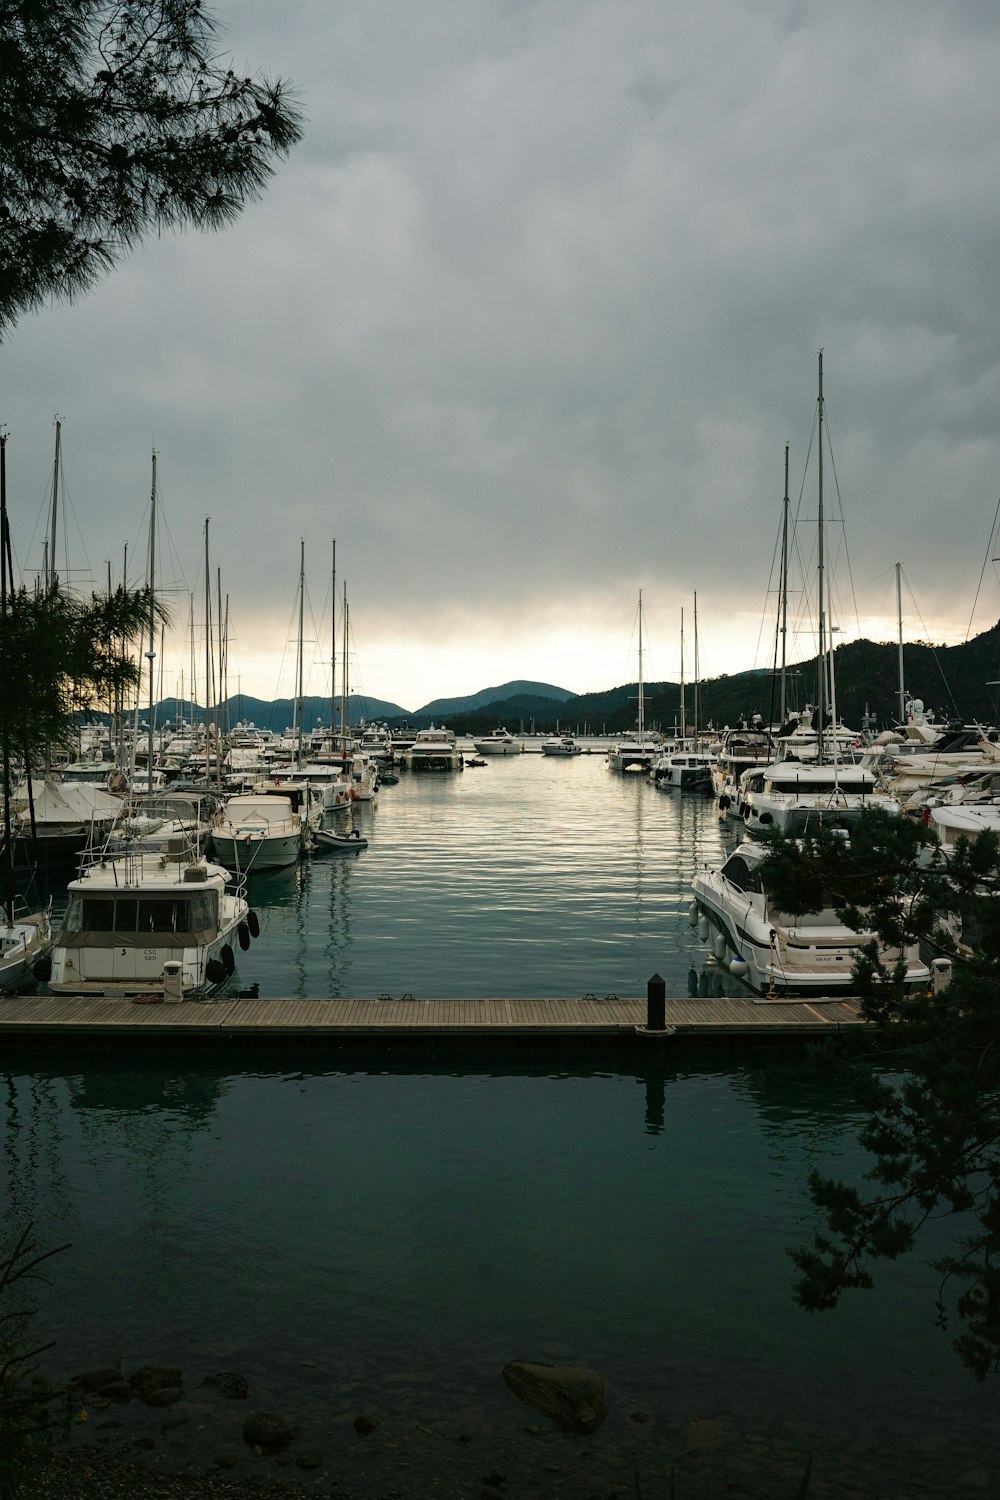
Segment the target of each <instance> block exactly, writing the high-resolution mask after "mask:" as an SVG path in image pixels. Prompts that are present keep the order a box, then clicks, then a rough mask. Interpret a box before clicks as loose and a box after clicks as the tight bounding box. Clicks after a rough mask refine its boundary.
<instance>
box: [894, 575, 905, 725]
mask: <svg viewBox="0 0 1000 1500" xmlns="http://www.w3.org/2000/svg"><path fill="white" fill-rule="evenodd" d="M902 571H903V570H902V566H901V564H899V563H897V564H896V626H897V630H898V633H899V647H898V650H899V663H898V664H899V722H900V723H901V724H905V723H906V691H905V689H904V687H903V584H902Z"/></svg>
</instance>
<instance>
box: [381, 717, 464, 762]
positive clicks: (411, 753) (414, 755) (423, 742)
mask: <svg viewBox="0 0 1000 1500" xmlns="http://www.w3.org/2000/svg"><path fill="white" fill-rule="evenodd" d="M396 764H397V765H399V766H402V767H404V768H405V769H406V770H408V771H461V770H463V769H464V767H465V762H464V760H463V758H462V752H461V750H459V749H458V746H457V744H456V742H455V733H454V730H451V729H445V728H444V726H441V728H438V729H435V727H434V725H433V724H432V725H431V726H430V728H429V729H420V730H418V731H417V733H416V735H415V736H414V739H413V744H412V745H410V746H409V747H408V748H407V749H406V750H402V751H400V753H399V755H398V756H397V757H396Z"/></svg>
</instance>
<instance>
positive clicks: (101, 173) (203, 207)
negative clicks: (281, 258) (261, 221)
mask: <svg viewBox="0 0 1000 1500" xmlns="http://www.w3.org/2000/svg"><path fill="white" fill-rule="evenodd" d="M217 34H218V28H217V24H216V22H215V21H214V20H213V18H212V17H211V15H210V14H209V13H208V12H207V11H206V10H205V9H204V8H203V7H202V5H201V0H0V78H2V80H3V86H2V88H0V337H2V336H3V334H4V333H5V332H6V331H8V330H9V329H10V328H11V327H12V326H13V324H14V323H15V322H16V321H17V319H18V317H19V316H20V315H21V314H23V313H24V312H26V311H28V310H30V309H32V308H38V307H40V306H42V305H43V304H44V303H46V302H48V301H50V300H51V299H73V298H75V297H78V296H80V295H81V294H82V293H84V292H87V291H89V290H90V289H91V288H92V287H93V286H94V285H95V284H96V283H97V282H98V281H100V280H101V279H102V278H103V277H104V276H105V275H106V274H107V273H108V272H109V271H110V270H111V269H112V268H113V267H114V266H116V265H117V264H119V263H120V262H121V260H122V259H123V258H124V257H125V256H126V255H127V254H128V253H129V252H130V251H131V250H133V249H134V248H135V247H136V245H138V243H139V242H140V241H141V240H142V239H143V237H144V236H145V235H146V234H148V233H157V234H159V233H162V232H163V231H164V230H172V229H182V228H186V227H192V228H195V229H221V228H224V227H225V226H226V225H228V224H230V223H232V221H233V220H234V219H235V218H236V217H237V216H238V214H239V213H240V211H241V209H242V208H243V206H244V204H245V203H247V202H248V201H250V200H252V199H255V198H257V197H259V196H260V194H261V192H262V190H263V188H264V186H265V184H266V183H267V180H268V178H269V177H270V176H271V174H272V172H273V171H274V166H275V161H276V158H279V157H283V156H285V155H287V153H288V152H289V151H290V150H291V148H292V146H293V145H294V144H295V142H296V141H297V140H298V139H299V138H300V136H301V133H302V124H301V120H302V117H301V113H300V111H299V109H298V108H297V107H296V105H295V103H294V101H293V99H292V96H291V93H290V90H289V87H288V85H287V84H286V83H284V82H282V81H281V80H280V79H276V80H273V81H272V80H269V79H268V78H266V77H263V76H257V77H253V76H251V77H247V76H245V75H243V74H240V73H237V72H235V71H234V70H233V68H232V67H229V66H227V64H226V61H225V59H220V57H219V55H218V54H217V51H216V39H217Z"/></svg>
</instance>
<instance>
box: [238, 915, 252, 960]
mask: <svg viewBox="0 0 1000 1500" xmlns="http://www.w3.org/2000/svg"><path fill="white" fill-rule="evenodd" d="M236 936H237V938H238V939H239V945H240V947H241V948H242V949H243V952H244V953H245V952H246V951H247V949H248V948H249V946H250V929H249V927H248V926H247V924H246V923H245V922H241V923H240V925H239V926H238V927H237V929H236Z"/></svg>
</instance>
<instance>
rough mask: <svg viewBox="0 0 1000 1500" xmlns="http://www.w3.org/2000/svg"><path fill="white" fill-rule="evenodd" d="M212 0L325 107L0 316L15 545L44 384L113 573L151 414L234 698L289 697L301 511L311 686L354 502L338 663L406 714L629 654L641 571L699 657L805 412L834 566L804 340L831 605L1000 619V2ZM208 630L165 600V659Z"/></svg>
mask: <svg viewBox="0 0 1000 1500" xmlns="http://www.w3.org/2000/svg"><path fill="white" fill-rule="evenodd" d="M214 10H215V14H216V16H217V17H218V19H219V20H220V21H222V22H224V24H225V27H226V32H225V35H224V38H223V40H222V48H223V50H225V51H228V52H231V53H232V54H233V56H234V57H235V59H236V60H237V62H238V63H239V65H240V67H241V68H242V67H248V68H249V69H251V70H253V71H264V72H267V73H269V74H271V75H275V74H279V75H281V76H282V77H285V78H288V79H290V80H292V81H293V82H294V84H295V85H296V87H297V90H298V93H299V95H300V98H301V101H302V104H303V107H304V109H305V111H306V114H307V126H306V135H305V138H304V140H303V142H302V143H301V144H300V145H299V146H298V147H297V148H296V150H295V151H294V152H293V154H292V156H291V158H290V159H289V161H288V162H287V163H285V164H284V165H283V166H282V167H281V168H280V169H279V172H278V175H277V176H276V177H275V178H274V180H273V181H272V183H271V185H270V187H269V188H268V190H267V192H266V193H265V195H264V197H263V198H262V200H261V201H260V202H259V203H256V204H252V205H250V206H249V207H248V208H247V209H246V211H245V212H244V214H243V216H242V218H241V220H240V221H239V223H238V224H237V225H236V226H235V227H234V228H232V229H230V230H228V231H225V232H223V233H221V234H218V235H214V236H209V235H198V234H189V235H184V236H174V237H171V238H164V239H163V240H161V241H159V242H156V241H153V242H151V243H149V244H147V245H146V246H145V247H144V248H142V249H141V250H140V251H138V252H137V253H136V254H135V256H134V257H133V258H132V260H131V261H130V262H129V263H128V264H127V265H126V266H125V267H124V268H122V269H120V270H119V271H117V272H116V273H114V274H113V275H112V276H111V277H110V278H109V279H108V280H107V281H106V282H105V284H104V285H103V286H102V287H101V288H100V289H99V290H98V291H97V292H96V293H95V294H93V295H91V296H90V297H88V298H87V299H85V300H84V301H81V302H80V303H78V304H76V305H74V306H72V307H69V306H65V305H59V306H54V307H52V308H48V309H46V310H44V311H43V312H41V313H39V314H37V315H34V316H30V317H27V318H25V319H24V320H23V321H22V322H21V324H20V325H19V326H18V327H17V328H16V329H15V331H14V332H13V333H12V334H11V335H10V337H9V339H8V340H7V341H6V342H5V343H4V345H3V346H2V347H0V370H2V386H0V420H2V421H3V422H5V423H6V426H7V428H8V430H9V433H10V440H9V444H8V490H9V501H10V506H11V512H12V529H13V536H14V544H15V549H16V552H17V558H18V561H19V563H20V565H21V567H22V568H23V569H24V570H25V572H26V574H27V573H29V572H30V571H32V570H33V569H35V568H37V567H38V565H39V563H40V561H41V535H42V531H43V528H44V522H45V513H46V507H47V503H48V489H49V482H50V470H51V455H52V444H53V436H54V429H53V418H54V415H55V414H56V413H57V412H58V413H59V415H60V417H61V419H62V422H63V450H64V460H65V465H64V472H65V478H66V484H67V488H68V497H69V502H70V506H71V513H70V518H69V525H68V526H67V528H66V531H65V542H64V543H60V546H59V549H58V550H59V566H60V570H61V571H65V569H66V567H67V566H68V568H69V570H70V574H71V576H72V577H73V578H74V579H75V580H76V581H78V582H81V583H82V582H86V581H88V579H89V576H90V574H93V575H94V577H95V578H96V579H98V581H100V580H102V579H103V578H104V576H105V575H106V569H107V562H108V560H110V561H111V566H112V570H113V573H114V576H115V579H116V581H117V579H118V577H119V576H120V574H121V571H122V556H123V548H124V545H125V543H127V544H128V549H129V557H130V568H129V572H130V575H131V581H132V582H134V583H138V582H141V581H142V560H143V558H144V555H145V547H146V540H145V526H146V517H147V506H148V493H149V473H150V453H151V449H152V447H153V446H154V445H155V447H156V449H157V453H158V466H159V480H160V497H161V515H162V519H163V524H164V528H165V534H164V535H163V538H162V540H161V543H160V547H161V553H162V554H163V564H162V574H161V577H162V581H163V584H164V587H166V586H167V585H168V584H169V585H170V586H172V588H173V589H174V590H176V592H175V594H174V595H173V598H174V608H175V612H176V615H177V617H178V620H179V621H180V623H181V625H182V626H183V627H185V628H186V625H187V617H188V602H187V600H188V595H189V593H194V594H195V595H196V603H195V615H196V630H197V631H200V630H201V629H203V626H202V623H201V622H202V620H203V617H204V606H203V604H202V603H201V597H202V593H203V590H204V564H203V535H204V524H205V518H206V516H207V517H210V518H211V520H210V526H209V540H210V552H211V562H210V569H211V573H212V576H213V579H214V576H215V570H216V569H217V568H218V569H220V570H221V578H222V589H223V592H224V593H225V594H226V595H228V597H229V610H230V625H231V629H230V676H229V686H230V690H231V691H233V692H235V691H236V687H237V680H238V683H239V686H240V687H241V688H242V690H243V691H244V692H252V693H255V694H257V695H259V696H261V697H265V698H271V697H275V696H279V695H285V694H287V693H289V692H291V691H292V690H293V685H294V683H293V677H294V674H293V663H294V656H295V644H294V630H295V616H296V604H295V601H296V590H297V587H298V572H299V543H300V538H301V539H303V540H304V541H305V547H306V635H307V644H306V648H305V650H306V663H307V665H306V673H305V676H306V690H307V691H312V692H317V693H325V692H328V691H329V661H330V654H331V644H330V635H331V626H330V573H331V544H332V541H333V539H334V538H336V544H337V573H338V592H339V590H340V588H341V587H342V584H343V582H345V581H346V584H347V591H348V600H349V604H350V619H351V634H352V660H351V677H352V686H354V687H355V688H356V689H358V690H359V691H364V692H367V693H369V694H371V695H372V696H375V697H380V698H386V699H390V700H393V701H395V702H398V703H400V704H402V705H403V706H404V707H406V708H415V707H417V706H418V705H420V704H422V703H423V702H425V701H427V700H428V699H430V698H431V697H435V696H444V695H448V696H451V695H455V694H460V693H468V692H474V691H476V690H477V689H479V688H482V687H486V686H489V685H491V684H494V683H500V682H504V681H506V680H508V679H512V678H522V677H523V678H533V679H537V680H543V681H548V682H552V683H556V684H558V685H561V686H564V687H566V688H568V689H570V690H572V691H577V692H582V691H587V690H589V689H595V688H603V687H609V686H613V685H615V684H617V683H621V682H624V681H626V680H634V679H635V677H636V676H637V644H638V642H637V632H636V604H637V599H638V594H639V590H640V589H641V590H642V591H643V601H644V611H645V627H644V629H645V645H646V653H645V658H644V674H645V676H646V677H647V679H650V678H674V679H676V678H677V677H678V676H679V673H680V665H681V658H680V627H681V611H682V609H683V610H684V615H685V638H686V646H685V672H686V675H687V676H688V678H690V677H691V675H692V674H693V670H694V658H693V619H692V614H693V595H694V593H695V591H697V596H698V632H699V654H700V666H701V672H702V675H703V676H716V675H718V674H719V673H721V672H734V671H740V670H742V669H744V668H747V667H751V666H754V665H757V666H760V665H764V664H766V662H767V661H768V660H769V658H770V656H771V654H772V651H773V642H772V639H771V633H772V632H773V629H774V618H775V597H774V594H773V592H771V593H769V587H770V588H771V589H772V590H773V588H774V580H773V579H772V577H771V569H772V558H773V555H774V549H775V543H776V538H777V536H778V532H779V527H780V523H781V509H782V507H781V499H782V491H783V464H784V446H785V443H786V442H788V443H789V444H790V445H791V481H790V491H791V496H792V502H793V510H795V511H797V512H798V514H799V516H800V523H799V530H798V534H797V550H798V552H799V553H800V554H801V559H802V569H803V570H804V572H805V575H806V577H807V578H809V577H812V578H814V577H815V555H814V533H815V518H816V465H815V457H813V459H812V460H811V462H810V464H809V468H808V472H806V460H807V454H808V450H809V445H810V437H811V432H812V427H813V422H814V417H815V410H816V373H817V371H816V366H817V351H818V350H819V349H821V348H822V349H823V350H824V364H825V395H826V411H827V416H828V419H829V430H830V435H831V439H832V459H833V463H834V465H835V475H836V484H835V483H834V476H833V471H832V470H831V468H830V466H829V463H828V468H827V481H828V484H827V491H828V493H827V499H828V503H829V505H830V508H831V514H832V515H833V516H834V517H836V516H837V515H839V513H840V506H841V505H842V508H843V518H844V524H843V527H842V528H841V527H838V526H834V527H833V528H832V531H831V538H830V554H831V557H832V558H833V559H834V560H835V568H834V570H833V576H834V580H835V581H834V594H835V600H836V603H835V613H836V614H837V618H838V622H839V626H840V629H841V632H842V634H841V636H840V639H848V638H850V637H851V636H853V635H856V634H857V633H858V631H859V629H860V631H861V632H862V633H864V634H868V635H871V636H874V637H875V638H877V639H894V638H895V634H896V596H895V577H894V565H895V564H896V563H897V562H900V563H901V564H902V567H903V572H904V616H905V623H904V630H905V633H906V635H907V637H908V638H921V639H931V640H936V641H948V642H949V643H951V642H955V641H958V640H961V639H964V638H965V636H966V634H967V632H968V631H969V630H970V625H971V629H972V630H973V631H978V630H981V629H984V628H986V626H988V625H991V624H993V623H995V622H996V620H997V618H998V617H1000V581H998V578H997V576H996V569H995V568H994V567H993V565H992V563H989V564H988V565H987V569H986V575H985V578H984V579H983V582H982V587H981V589H980V587H979V585H980V574H981V572H982V569H983V565H984V561H986V560H987V555H988V554H989V555H992V554H993V553H995V552H996V551H997V548H996V547H995V546H994V547H993V548H992V549H991V548H990V546H989V543H990V536H991V529H992V524H993V517H994V511H995V509H996V505H997V496H998V494H1000V436H998V412H1000V375H998V369H1000V193H998V191H997V186H998V183H1000V89H998V87H997V79H998V77H1000V7H998V6H997V5H996V3H995V0H982V3H974V0H969V3H961V0H959V3H955V4H951V5H941V4H940V3H939V0H880V3H879V4H877V5H873V4H872V3H871V0H838V3H837V4H830V3H825V4H820V3H817V0H788V3H786V0H705V3H703V4H697V5H696V4H694V3H690V0H689V3H681V0H420V3H417V4H414V3H413V0H283V3H282V4H281V5H275V4H274V3H273V0H220V3H217V4H216V5H215V6H214ZM803 483H804V488H803ZM838 490H839V498H838ZM800 493H801V495H802V499H801V502H800V499H799V497H800ZM845 541H846V551H845ZM64 549H65V550H64ZM792 586H793V589H794V588H798V590H799V592H798V593H797V594H796V596H795V597H796V599H797V600H798V603H797V604H795V605H793V615H794V616H795V617H796V618H797V619H798V618H799V616H801V617H802V629H801V633H800V634H798V635H797V637H796V639H797V641H798V643H799V648H800V649H799V654H800V655H805V654H807V653H808V651H809V650H810V649H814V642H813V641H812V640H811V639H810V638H809V637H808V636H807V634H806V633H805V624H806V621H805V615H806V614H807V610H806V596H805V591H804V590H803V589H802V586H801V585H796V584H795V582H794V581H793V585H792ZM977 590H978V594H977ZM202 651H203V647H202V646H201V645H198V647H197V651H196V655H197V656H198V658H199V660H200V658H201V653H202ZM188 655H189V650H188V646H187V645H186V635H185V629H179V630H178V631H177V632H176V640H175V641H174V642H172V643H171V644H170V645H169V646H168V650H167V651H166V653H165V657H166V661H165V664H164V670H165V680H164V690H165V691H166V692H173V691H175V690H177V688H178V686H179V683H180V676H179V674H180V672H181V671H185V670H187V667H186V663H187V660H188ZM199 670H200V666H199ZM198 696H199V699H202V698H203V688H200V689H199V692H198Z"/></svg>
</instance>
